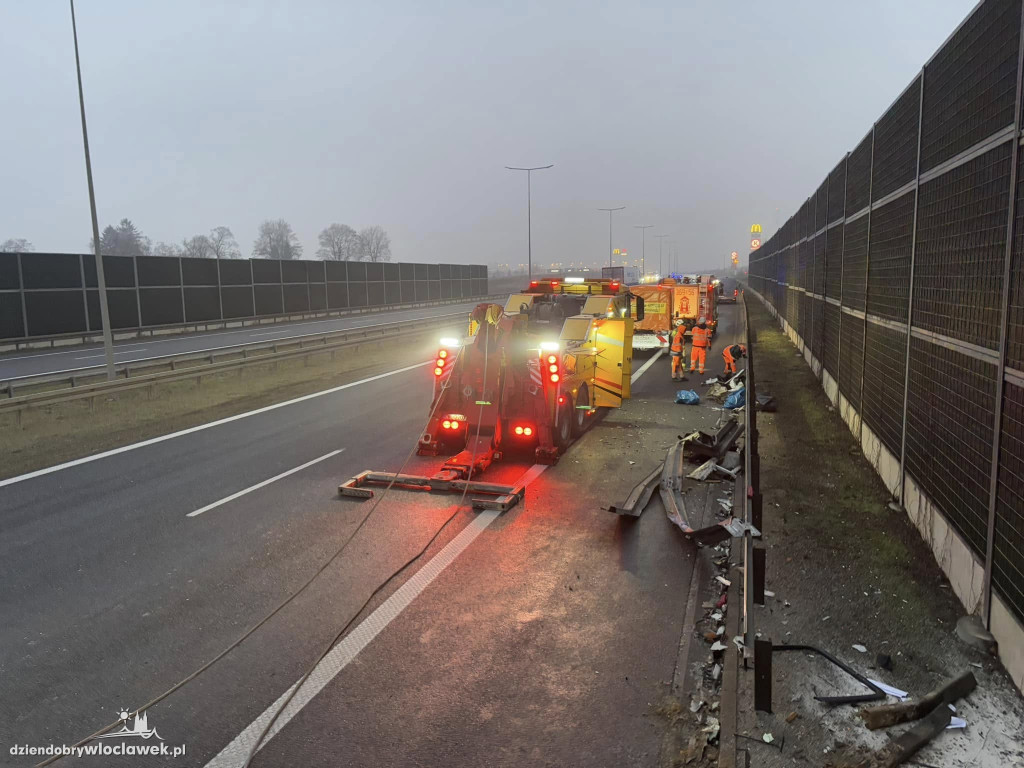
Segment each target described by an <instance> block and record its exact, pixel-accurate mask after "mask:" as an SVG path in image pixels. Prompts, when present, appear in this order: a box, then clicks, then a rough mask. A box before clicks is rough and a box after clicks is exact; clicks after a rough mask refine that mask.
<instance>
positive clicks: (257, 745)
mask: <svg viewBox="0 0 1024 768" xmlns="http://www.w3.org/2000/svg"><path fill="white" fill-rule="evenodd" d="M480 328H481V331H482V332H483V333H484V371H483V379H482V381H483V384H482V387H483V391H481V393H480V401H479V402H480V409H479V412H478V414H477V420H476V436H475V438H474V440H473V451H472V453H471V454H470V461H469V477H467V478H466V483H465V485H463V487H462V496H460V497H459V503H458V504H456V505H455V509H454V511H453V512H452V514H451V515H450V516H449V517H448V519H447V520H445V521H444V522H443V523H442V524H441V527H440V528H438V529H437V532H436V533H435V534H434V535H433V536H431V537H430V540H429V541H428V542H427V543H426V544H424V545H423V548H422V549H421V550H420V551H419V552H417V553H416V554H415V555H413V556H412V557H411V558H410V559H409V560H407V561H406V562H405V564H404V565H402V566H401V567H400V568H398V570H396V571H394V572H393V573H392V574H391V575H390V576H388V577H387V578H386V579H385V580H384V581H383V582H381V583H380V585H378V586H377V588H376V589H375V590H373V592H371V593H370V596H369V597H367V598H366V601H365V602H364V603H363V604H362V605H361V606H360V607H359V610H358V611H356V612H355V613H354V614H352V618H350V619H349V620H348V622H346V624H345V626H344V627H342V628H341V629H340V630H339V631H338V633H337V634H336V635H335V636H334V637H333V638H332V639H331V641H330V642H329V643H327V644H326V645H325V646H324V649H323V652H321V654H320V655H319V656H318V657H317V659H316V661H314V662H313V663H312V664H311V665H310V666H309V667H308V668H307V669H306V671H305V673H303V675H302V677H301V678H299V682H298V683H297V684H296V685H295V686H294V687H293V688H292V689H291V692H290V693H289V694H288V696H287V697H286V698H285V700H284V701H283V702H281V706H280V707H278V708H277V711H276V712H274V715H273V716H272V717H271V718H270V721H269V722H268V723H267V724H266V725H265V726H264V727H263V730H262V731H260V735H259V736H257V737H256V743H255V744H253V745H252V749H251V750H249V755H248V757H246V758H245V762H244V763H243V764H242V768H249V766H250V765H251V763H252V759H253V758H254V757H255V756H256V753H257V752H258V751H259V750H260V747H262V746H263V740H264V739H265V738H266V737H267V734H268V733H270V729H271V728H273V727H274V723H276V722H277V720H278V718H279V717H280V716H281V713H282V712H284V711H285V709H287V708H288V705H289V704H291V702H292V699H294V698H295V694H297V693H298V692H299V691H300V690H301V689H302V686H303V685H305V684H306V681H307V680H309V677H310V675H312V674H313V672H314V671H315V670H316V668H317V667H318V666H320V663H321V662H322V661H323V660H324V658H326V656H327V654H329V653H330V652H331V649H332V648H334V646H336V645H337V644H338V643H340V642H341V640H342V638H343V637H344V636H345V634H346V633H347V632H348V631H349V629H351V627H352V625H353V624H354V623H355V621H356V619H358V618H359V617H360V616H361V615H362V613H363V611H365V610H366V607H367V606H368V605H369V604H370V602H371V601H372V600H373V599H374V598H375V597H376V596H377V595H379V594H380V593H381V592H382V591H383V590H384V588H385V587H387V585H388V584H390V583H391V582H392V581H393V580H394V579H395V578H397V577H398V576H399V574H401V573H402V571H404V570H405V569H406V568H408V567H409V566H410V565H412V564H413V563H415V562H416V561H417V560H419V559H420V558H421V557H423V555H424V554H426V552H427V550H428V549H430V546H431V544H433V543H434V542H435V541H436V540H437V537H438V536H440V535H441V533H442V532H443V531H444V530H445V529H446V528H447V527H448V523H450V522H451V521H452V520H454V519H455V517H456V515H458V514H459V512H461V511H462V505H463V504H464V503H465V502H466V494H467V493H468V491H469V481H470V479H471V478H472V477H473V470H474V468H475V466H476V451H477V447H478V446H479V444H480V428H481V426H482V422H483V415H484V406H483V404H484V401H486V400H487V398H486V397H485V393H486V387H487V362H488V351H489V348H490V339H491V334H490V331H489V330H488V329H487V320H486V318H484V321H483V322H482V323H481V324H480ZM461 354H462V347H459V356H461ZM459 356H456V360H455V363H453V364H452V368H454V367H455V365H456V364H457V363H458V357H459ZM449 380H450V377H449ZM446 385H447V382H446ZM446 388H447V386H445V387H444V389H446ZM443 391H444V390H443V389H442V393H443ZM440 402H441V397H440V395H439V396H438V398H437V402H435V403H434V407H433V408H432V409H431V410H430V417H428V419H427V426H428V427H429V426H430V419H431V418H433V416H434V412H435V411H436V410H437V406H438V404H440ZM492 440H493V437H492ZM415 450H416V449H415V448H413V451H411V452H410V453H409V455H408V456H406V458H405V461H404V462H402V468H401V469H399V470H398V472H397V473H396V474H395V477H394V478H393V479H392V480H391V482H390V483H389V484H388V486H387V488H385V489H384V492H385V493H386V492H387V491H389V490H391V487H392V486H393V485H394V484H395V480H397V479H398V475H400V474H401V473H402V470H404V469H405V465H406V463H408V461H409V459H411V458H412V455H413V452H415ZM383 498H384V494H383V493H382V494H381V496H380V497H379V498H378V500H377V503H380V500H381V499H383ZM376 506H377V504H374V507H373V508H374V509H375V508H376ZM372 512H373V509H371V510H370V512H368V513H367V515H366V517H367V518H368V517H369V516H370V513H372ZM365 520H366V518H364V522H365ZM360 525H362V524H361V523H360ZM357 530H358V529H357ZM347 543H348V542H346V544H347Z"/></svg>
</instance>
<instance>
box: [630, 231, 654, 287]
mask: <svg viewBox="0 0 1024 768" xmlns="http://www.w3.org/2000/svg"><path fill="white" fill-rule="evenodd" d="M653 226H654V225H653V224H634V225H633V229H639V230H640V282H641V283H642V282H643V281H644V275H646V274H647V230H648V229H650V228H651V227H653Z"/></svg>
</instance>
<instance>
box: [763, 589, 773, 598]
mask: <svg viewBox="0 0 1024 768" xmlns="http://www.w3.org/2000/svg"><path fill="white" fill-rule="evenodd" d="M764 596H765V597H775V593H774V592H772V591H771V590H768V589H766V590H765V591H764Z"/></svg>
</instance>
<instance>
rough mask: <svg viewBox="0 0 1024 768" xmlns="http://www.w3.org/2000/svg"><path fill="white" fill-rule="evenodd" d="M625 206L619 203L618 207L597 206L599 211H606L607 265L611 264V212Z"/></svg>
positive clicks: (622, 208)
mask: <svg viewBox="0 0 1024 768" xmlns="http://www.w3.org/2000/svg"><path fill="white" fill-rule="evenodd" d="M625 207H626V206H624V205H620V206H619V207H618V208H598V209H597V210H599V211H608V266H609V267H611V266H613V264H612V214H613V213H615V211H621V210H624V209H625Z"/></svg>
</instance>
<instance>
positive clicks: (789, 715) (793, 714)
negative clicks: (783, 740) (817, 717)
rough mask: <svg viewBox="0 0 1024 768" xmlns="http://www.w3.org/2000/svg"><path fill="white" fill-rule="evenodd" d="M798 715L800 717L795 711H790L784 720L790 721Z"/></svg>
mask: <svg viewBox="0 0 1024 768" xmlns="http://www.w3.org/2000/svg"><path fill="white" fill-rule="evenodd" d="M798 717H800V715H798V714H797V713H796V712H790V713H789V714H788V715H786V722H787V723H792V722H793V721H794V720H796V719H797V718H798Z"/></svg>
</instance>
